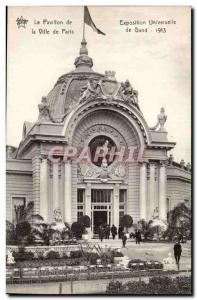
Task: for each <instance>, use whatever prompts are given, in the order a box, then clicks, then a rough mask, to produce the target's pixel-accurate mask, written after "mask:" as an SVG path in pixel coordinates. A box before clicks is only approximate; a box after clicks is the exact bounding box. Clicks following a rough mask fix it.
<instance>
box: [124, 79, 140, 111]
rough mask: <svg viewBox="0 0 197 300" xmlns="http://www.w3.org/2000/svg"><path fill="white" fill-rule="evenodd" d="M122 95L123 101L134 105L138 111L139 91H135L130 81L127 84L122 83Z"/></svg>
mask: <svg viewBox="0 0 197 300" xmlns="http://www.w3.org/2000/svg"><path fill="white" fill-rule="evenodd" d="M120 93H121V94H122V97H123V100H124V101H125V102H128V103H130V104H132V105H135V106H136V107H137V108H138V109H139V106H138V91H136V90H134V89H133V87H132V85H131V84H130V82H129V80H128V79H127V80H126V81H125V83H123V82H122V83H121V88H120Z"/></svg>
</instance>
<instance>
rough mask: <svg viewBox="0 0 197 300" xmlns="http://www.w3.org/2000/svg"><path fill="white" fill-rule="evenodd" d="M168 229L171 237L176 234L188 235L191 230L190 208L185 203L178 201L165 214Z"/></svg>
mask: <svg viewBox="0 0 197 300" xmlns="http://www.w3.org/2000/svg"><path fill="white" fill-rule="evenodd" d="M167 221H168V229H167V234H168V235H169V237H170V238H173V237H174V236H176V235H177V234H182V235H185V236H189V235H190V231H191V210H190V209H189V208H188V207H187V206H186V205H185V203H179V204H178V205H177V206H176V207H174V208H173V209H172V210H171V211H169V213H168V216H167Z"/></svg>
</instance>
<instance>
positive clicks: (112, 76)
mask: <svg viewBox="0 0 197 300" xmlns="http://www.w3.org/2000/svg"><path fill="white" fill-rule="evenodd" d="M115 74H116V72H115V71H105V77H106V79H107V80H112V81H116V78H115Z"/></svg>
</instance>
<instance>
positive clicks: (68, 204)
mask: <svg viewBox="0 0 197 300" xmlns="http://www.w3.org/2000/svg"><path fill="white" fill-rule="evenodd" d="M71 170H72V167H71V162H70V161H66V162H65V164H64V211H65V213H64V215H65V221H66V222H68V223H69V224H71V223H72V214H71V213H72V186H71V184H72V182H71V176H72V173H71Z"/></svg>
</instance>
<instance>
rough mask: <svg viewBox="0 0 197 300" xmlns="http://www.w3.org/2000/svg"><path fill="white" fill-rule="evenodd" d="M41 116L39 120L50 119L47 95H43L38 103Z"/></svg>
mask: <svg viewBox="0 0 197 300" xmlns="http://www.w3.org/2000/svg"><path fill="white" fill-rule="evenodd" d="M38 109H39V116H38V122H42V121H50V115H49V104H48V101H47V98H46V97H42V100H41V103H40V104H38Z"/></svg>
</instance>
